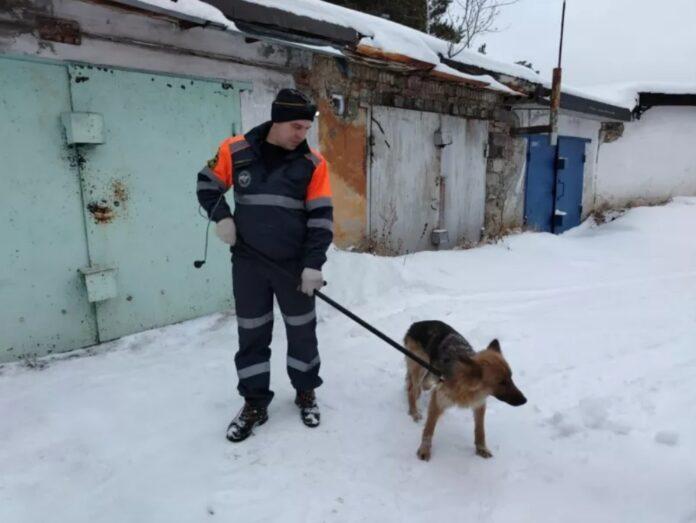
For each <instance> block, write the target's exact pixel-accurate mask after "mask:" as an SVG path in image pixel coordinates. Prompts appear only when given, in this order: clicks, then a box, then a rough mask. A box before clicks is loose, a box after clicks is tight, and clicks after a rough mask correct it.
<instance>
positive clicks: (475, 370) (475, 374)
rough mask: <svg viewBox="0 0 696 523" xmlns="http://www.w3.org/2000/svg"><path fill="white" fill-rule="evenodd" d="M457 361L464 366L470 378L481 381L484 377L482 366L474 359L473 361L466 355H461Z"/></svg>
mask: <svg viewBox="0 0 696 523" xmlns="http://www.w3.org/2000/svg"><path fill="white" fill-rule="evenodd" d="M457 361H459V362H460V363H463V364H464V366H465V368H466V370H467V374H468V375H469V376H470V377H472V378H475V379H480V378H481V377H482V376H483V369H482V368H481V365H479V364H478V363H476V362H475V361H474V360H473V359H471V357H469V356H467V355H465V354H460V355H459V357H458V358H457Z"/></svg>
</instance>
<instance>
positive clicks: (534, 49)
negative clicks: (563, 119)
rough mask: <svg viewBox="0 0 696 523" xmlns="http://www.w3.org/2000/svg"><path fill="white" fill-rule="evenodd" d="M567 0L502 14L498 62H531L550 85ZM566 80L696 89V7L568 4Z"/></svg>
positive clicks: (675, 1) (582, 0) (641, 1)
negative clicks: (668, 84)
mask: <svg viewBox="0 0 696 523" xmlns="http://www.w3.org/2000/svg"><path fill="white" fill-rule="evenodd" d="M562 5H563V1H562V0H520V1H519V2H518V3H517V4H514V5H511V6H507V7H504V8H503V11H502V13H501V16H500V19H499V21H498V22H497V24H496V25H497V26H498V28H499V29H500V31H499V32H498V33H495V34H488V35H485V36H484V37H482V38H480V39H478V40H476V41H475V42H474V46H473V47H474V48H478V46H480V45H481V43H484V42H485V43H486V44H487V48H486V50H487V54H488V55H489V56H490V57H491V58H497V59H500V60H504V61H508V62H515V61H518V60H527V61H531V62H532V63H533V64H534V68H535V69H537V70H539V71H540V72H541V74H542V75H544V76H545V77H548V78H551V71H552V69H553V68H554V67H555V65H556V62H557V57H558V38H559V34H560V20H561V10H562ZM563 78H564V81H566V82H568V83H569V84H572V85H575V86H578V87H582V86H591V85H597V84H603V83H616V82H628V81H648V82H656V81H660V82H685V83H691V84H696V0H662V1H661V2H656V1H654V0H567V7H566V28H565V40H564V49H563Z"/></svg>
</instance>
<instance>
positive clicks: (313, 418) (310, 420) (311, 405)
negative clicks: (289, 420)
mask: <svg viewBox="0 0 696 523" xmlns="http://www.w3.org/2000/svg"><path fill="white" fill-rule="evenodd" d="M295 405H297V406H298V407H300V416H301V417H302V423H304V424H305V425H307V426H308V427H312V428H314V427H318V426H319V422H320V421H321V414H320V413H319V406H318V405H317V397H316V396H315V395H314V391H313V390H305V391H297V395H296V396H295Z"/></svg>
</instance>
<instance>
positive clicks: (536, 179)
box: [524, 135, 555, 232]
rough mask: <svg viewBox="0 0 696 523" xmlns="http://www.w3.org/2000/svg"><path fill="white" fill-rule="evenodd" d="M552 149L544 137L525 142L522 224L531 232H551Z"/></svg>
mask: <svg viewBox="0 0 696 523" xmlns="http://www.w3.org/2000/svg"><path fill="white" fill-rule="evenodd" d="M554 158H555V151H554V148H553V147H551V145H550V144H549V137H548V135H532V136H530V137H529V138H528V149H527V177H526V183H525V194H524V222H525V225H526V226H527V227H528V228H529V229H532V230H535V231H539V232H552V231H553V211H554V207H553V183H554V172H553V171H554V169H553V162H554Z"/></svg>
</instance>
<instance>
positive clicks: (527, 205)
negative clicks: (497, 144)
mask: <svg viewBox="0 0 696 523" xmlns="http://www.w3.org/2000/svg"><path fill="white" fill-rule="evenodd" d="M588 141H589V140H586V139H584V138H575V137H568V136H561V137H559V139H558V145H559V151H558V156H559V159H558V162H559V163H558V173H557V176H556V174H555V173H554V170H555V162H556V152H555V148H554V147H552V146H551V144H550V142H549V137H548V135H532V136H530V137H529V138H528V142H529V146H528V152H527V176H526V183H525V201H524V220H525V225H526V226H527V227H528V228H530V229H532V230H536V231H542V232H553V233H555V234H560V233H562V232H564V231H567V230H568V229H570V228H572V227H575V226H577V225H579V224H580V219H581V216H582V187H583V172H584V169H585V144H586V143H587V142H588ZM554 189H555V196H554ZM554 198H555V199H554Z"/></svg>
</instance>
